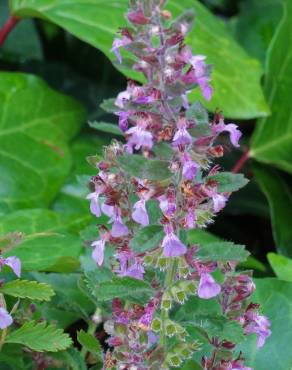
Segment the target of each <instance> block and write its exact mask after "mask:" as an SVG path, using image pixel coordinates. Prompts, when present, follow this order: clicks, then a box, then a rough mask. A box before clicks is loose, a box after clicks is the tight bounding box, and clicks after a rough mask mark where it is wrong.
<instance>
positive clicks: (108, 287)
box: [91, 277, 153, 303]
mask: <svg viewBox="0 0 292 370" xmlns="http://www.w3.org/2000/svg"><path fill="white" fill-rule="evenodd" d="M91 284H92V282H91ZM95 284H96V285H95V288H94V289H93V291H92V293H93V294H94V296H95V297H96V298H97V300H99V301H109V300H112V299H114V298H117V297H119V298H125V299H127V300H129V301H131V302H137V303H142V302H146V301H147V300H148V299H149V298H150V297H151V296H152V295H153V290H152V288H151V286H150V285H149V284H148V283H147V282H146V281H142V280H138V279H134V278H131V277H122V278H117V277H113V278H111V280H101V281H99V280H97V281H96V283H95Z"/></svg>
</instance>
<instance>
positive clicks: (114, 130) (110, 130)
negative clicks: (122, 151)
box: [89, 121, 123, 136]
mask: <svg viewBox="0 0 292 370" xmlns="http://www.w3.org/2000/svg"><path fill="white" fill-rule="evenodd" d="M89 126H90V127H91V128H94V129H96V130H98V131H101V132H106V133H107V134H113V135H117V136H123V133H122V131H121V130H120V129H119V127H118V126H117V125H114V124H113V123H107V122H97V121H94V122H89Z"/></svg>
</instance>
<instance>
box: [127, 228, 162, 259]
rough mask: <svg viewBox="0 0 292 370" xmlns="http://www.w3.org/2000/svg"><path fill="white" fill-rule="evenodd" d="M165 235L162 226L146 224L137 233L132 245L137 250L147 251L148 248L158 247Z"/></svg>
mask: <svg viewBox="0 0 292 370" xmlns="http://www.w3.org/2000/svg"><path fill="white" fill-rule="evenodd" d="M163 236H164V232H163V228H162V226H159V225H151V226H146V227H144V228H143V229H141V230H139V231H138V232H137V233H135V235H134V238H133V239H132V240H131V243H130V245H131V248H132V249H133V250H134V251H136V252H140V253H142V252H146V251H147V250H150V249H153V248H155V247H157V246H158V245H159V243H160V241H161V240H162V238H163Z"/></svg>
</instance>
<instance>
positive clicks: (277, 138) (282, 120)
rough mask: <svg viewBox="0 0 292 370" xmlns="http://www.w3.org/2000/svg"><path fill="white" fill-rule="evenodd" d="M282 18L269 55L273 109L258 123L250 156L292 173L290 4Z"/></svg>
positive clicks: (268, 79) (268, 87) (267, 84)
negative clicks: (289, 47) (288, 47)
mask: <svg viewBox="0 0 292 370" xmlns="http://www.w3.org/2000/svg"><path fill="white" fill-rule="evenodd" d="M283 4H284V15H283V18H282V20H281V23H280V25H279V27H278V29H277V32H276V33H275V36H274V37H273V40H272V42H271V44H270V48H269V51H268V60H267V68H266V78H265V92H266V96H267V99H268V102H269V104H270V106H271V109H272V115H271V116H270V117H269V118H264V119H261V120H259V121H258V122H257V125H256V130H255V132H254V134H253V137H252V145H251V152H250V156H251V157H252V158H255V159H256V160H258V161H260V162H263V163H267V164H272V165H274V166H276V167H278V168H280V169H282V170H284V171H287V172H290V173H292V161H291V157H292V125H291V95H292V63H291V58H292V50H290V49H289V50H287V45H290V44H291V43H292V22H291V17H292V2H291V1H289V0H288V1H284V3H283Z"/></svg>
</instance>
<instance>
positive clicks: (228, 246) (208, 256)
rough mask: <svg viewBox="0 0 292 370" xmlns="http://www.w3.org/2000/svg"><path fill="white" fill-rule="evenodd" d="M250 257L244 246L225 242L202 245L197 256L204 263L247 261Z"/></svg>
mask: <svg viewBox="0 0 292 370" xmlns="http://www.w3.org/2000/svg"><path fill="white" fill-rule="evenodd" d="M248 255H249V252H248V251H247V250H246V249H245V248H244V246H243V245H239V244H234V243H232V242H224V241H223V242H212V243H207V244H202V245H200V247H199V250H198V252H197V254H196V256H197V257H198V258H200V259H201V260H202V261H218V260H219V261H232V260H233V261H245V260H246V259H247V257H248Z"/></svg>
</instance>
